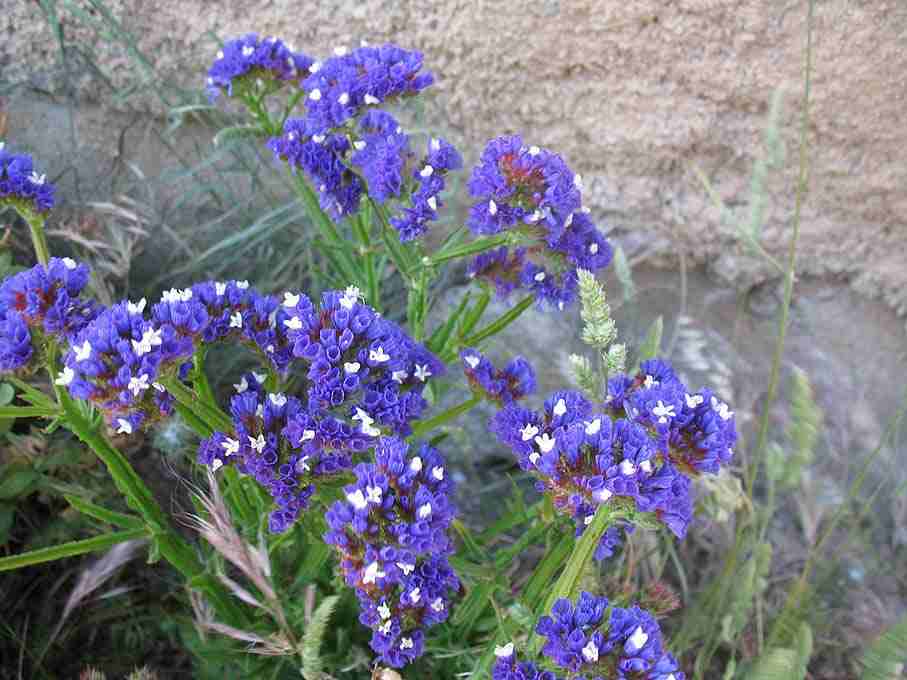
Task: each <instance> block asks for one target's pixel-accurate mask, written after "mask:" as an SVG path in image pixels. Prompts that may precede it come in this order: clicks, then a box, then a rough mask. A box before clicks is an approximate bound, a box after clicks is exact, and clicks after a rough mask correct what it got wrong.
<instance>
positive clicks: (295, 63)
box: [207, 33, 313, 102]
mask: <svg viewBox="0 0 907 680" xmlns="http://www.w3.org/2000/svg"><path fill="white" fill-rule="evenodd" d="M312 63H313V60H312V59H311V58H310V57H308V56H306V55H304V54H301V53H299V52H294V51H293V50H292V49H291V48H289V47H288V46H287V45H285V44H284V42H283V41H282V40H279V39H278V38H275V37H273V36H272V37H269V38H265V39H263V40H262V39H260V38H259V37H258V35H256V34H255V33H249V34H247V35H244V36H242V37H241V38H234V39H233V40H228V41H227V42H226V43H224V47H223V49H221V50H220V51H218V53H217V58H216V59H215V61H214V64H213V65H212V66H211V68H210V69H209V70H208V80H207V91H208V98H209V99H210V100H211V101H212V102H213V101H214V100H215V99H217V97H218V96H219V95H220V93H221V92H222V91H224V92H226V93H227V96H230V97H232V96H233V93H234V89H235V88H237V87H241V86H242V85H244V84H246V82H252V83H253V84H256V85H258V84H259V83H261V85H263V86H266V87H267V88H268V89H271V90H273V89H277V88H279V87H280V86H281V85H282V84H283V83H285V82H287V81H290V80H293V79H296V78H298V77H300V76H301V75H302V74H303V73H307V72H308V70H309V67H310V66H311V65H312Z"/></svg>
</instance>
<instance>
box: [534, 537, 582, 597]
mask: <svg viewBox="0 0 907 680" xmlns="http://www.w3.org/2000/svg"><path fill="white" fill-rule="evenodd" d="M574 541H575V539H574V537H573V534H572V533H569V532H565V533H564V535H563V536H561V538H560V540H559V541H557V542H556V543H555V544H554V545H553V546H551V547H550V548H549V549H548V550H547V551H546V552H545V557H543V558H542V561H541V562H539V563H538V564H537V565H536V567H535V569H534V570H533V572H532V578H530V579H529V582H528V583H527V584H526V587H525V588H523V593H522V599H523V602H525V603H526V606H527V607H529V609H531V610H532V611H534V612H538V611H539V606H540V605H541V604H542V600H543V597H544V594H545V589H547V588H548V587H549V586H550V585H551V582H552V581H553V580H554V575H555V574H556V573H557V570H558V569H560V568H561V566H562V565H563V564H564V562H565V561H566V560H567V558H568V557H569V555H570V550H571V549H572V548H573V543H574Z"/></svg>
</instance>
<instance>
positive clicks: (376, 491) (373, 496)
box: [365, 486, 381, 505]
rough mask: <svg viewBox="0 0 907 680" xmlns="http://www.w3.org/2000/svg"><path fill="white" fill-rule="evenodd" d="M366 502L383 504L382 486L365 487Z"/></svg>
mask: <svg viewBox="0 0 907 680" xmlns="http://www.w3.org/2000/svg"><path fill="white" fill-rule="evenodd" d="M365 500H366V501H367V502H368V503H372V504H374V505H380V504H381V487H380V486H367V487H365Z"/></svg>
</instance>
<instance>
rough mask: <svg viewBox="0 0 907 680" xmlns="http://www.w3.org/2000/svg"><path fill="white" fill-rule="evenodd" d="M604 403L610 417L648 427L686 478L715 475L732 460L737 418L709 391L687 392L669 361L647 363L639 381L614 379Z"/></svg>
mask: <svg viewBox="0 0 907 680" xmlns="http://www.w3.org/2000/svg"><path fill="white" fill-rule="evenodd" d="M606 402H607V406H608V408H609V410H610V412H611V413H612V414H616V415H620V416H624V417H627V418H629V419H630V420H632V421H633V422H635V423H638V424H640V425H642V426H643V427H645V428H646V429H647V430H648V431H649V433H650V435H651V436H652V437H653V439H655V441H656V442H657V443H658V450H659V453H660V454H662V455H663V456H665V457H667V458H668V459H670V461H671V462H672V463H673V464H674V465H675V466H676V467H677V468H678V469H680V470H681V471H683V472H684V473H685V474H688V475H696V474H699V473H703V472H705V473H711V474H717V473H718V470H719V468H720V466H721V465H723V464H727V463H728V462H729V461H730V459H731V458H732V457H733V454H734V450H733V446H734V444H735V443H736V441H737V428H736V423H735V419H734V412H733V411H731V410H730V408H729V407H728V405H727V404H725V403H724V402H722V401H721V400H720V399H718V397H717V396H715V394H714V393H713V392H712V391H711V390H709V389H702V390H700V391H698V392H694V391H692V390H689V389H688V388H687V386H686V385H685V384H684V383H683V382H682V381H681V380H680V379H679V378H678V377H677V375H676V374H675V373H674V370H673V369H672V368H671V366H670V364H669V363H668V362H666V361H663V360H660V359H651V360H649V361H644V362H643V363H642V365H641V366H640V369H639V373H638V374H637V375H636V376H635V377H630V376H627V375H624V374H619V375H616V376H614V377H612V378H611V379H610V380H609V381H608V393H607V396H606Z"/></svg>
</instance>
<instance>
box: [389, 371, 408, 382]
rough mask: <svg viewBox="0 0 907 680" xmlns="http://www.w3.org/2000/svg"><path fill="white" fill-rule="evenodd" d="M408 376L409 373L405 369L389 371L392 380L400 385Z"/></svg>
mask: <svg viewBox="0 0 907 680" xmlns="http://www.w3.org/2000/svg"><path fill="white" fill-rule="evenodd" d="M408 377H409V373H407V372H406V371H394V372H393V373H391V378H393V380H394V382H398V383H400V384H401V385H402V384H403V381H404V380H406V379H407V378H408Z"/></svg>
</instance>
